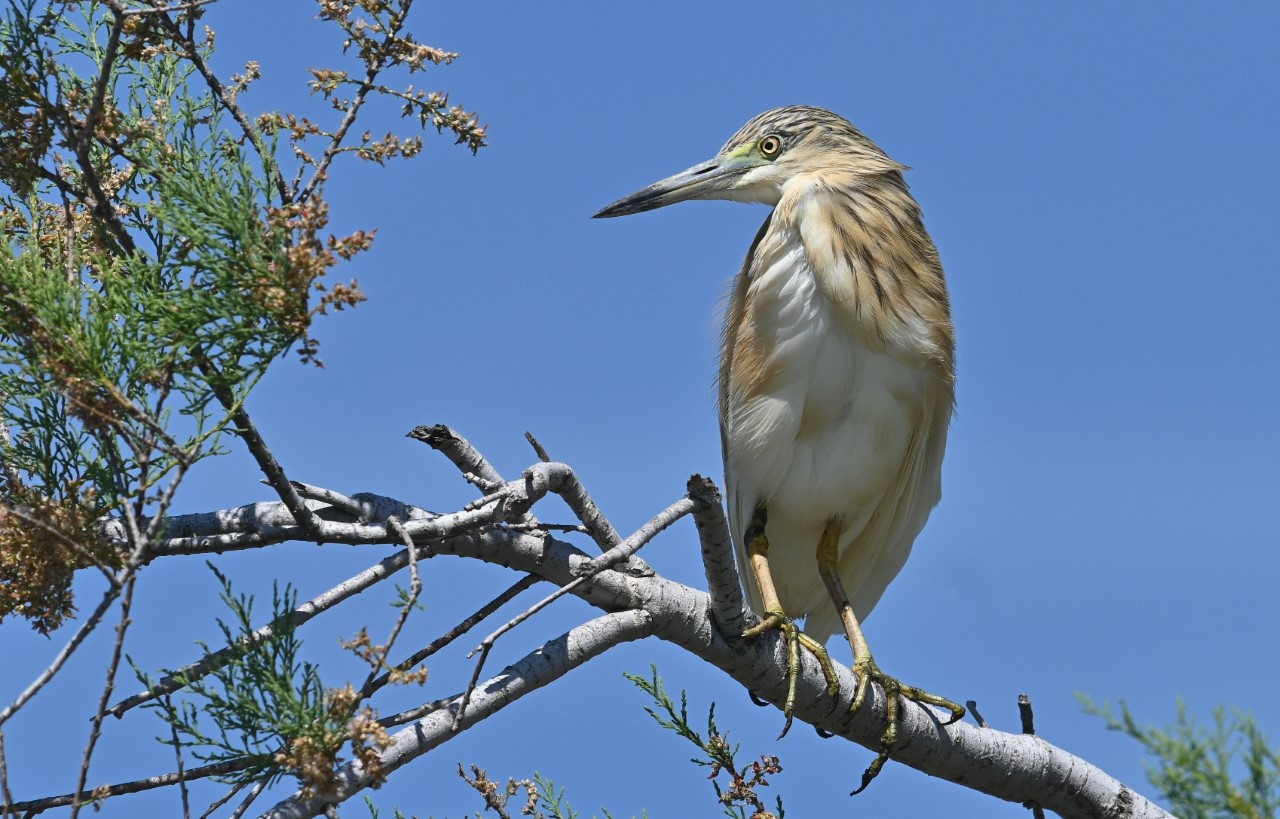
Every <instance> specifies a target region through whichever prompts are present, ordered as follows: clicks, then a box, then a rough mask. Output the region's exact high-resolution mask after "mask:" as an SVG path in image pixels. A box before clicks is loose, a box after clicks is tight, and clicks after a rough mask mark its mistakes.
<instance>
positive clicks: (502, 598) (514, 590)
mask: <svg viewBox="0 0 1280 819" xmlns="http://www.w3.org/2000/svg"><path fill="white" fill-rule="evenodd" d="M540 580H541V578H539V577H537V576H536V575H532V574H530V575H525V576H524V577H523V578H521V579H520V580H517V581H516V582H515V583H513V584H512V585H511V587H510V588H508V589H507V590H506V591H504V592H503V593H502V594H500V595H498V596H497V597H495V598H493V599H492V600H490V601H489V602H488V603H485V604H484V605H483V606H481V607H480V608H479V609H478V610H476V612H475V613H474V614H472V615H471V616H470V617H468V618H467V619H465V620H463V621H462V622H461V623H458V625H456V626H454V627H453V628H451V629H449V630H448V631H446V632H445V633H444V634H442V635H441V636H440V637H438V638H436V639H435V640H432V641H431V642H430V643H429V644H427V646H426V647H425V648H423V649H421V650H420V651H415V652H414V653H413V654H411V655H410V656H409V657H407V658H406V659H404V660H403V661H401V662H400V663H399V664H398V665H396V667H395V670H397V671H407V670H408V669H410V668H412V667H413V666H415V665H418V664H419V663H421V662H422V661H423V660H425V659H427V658H428V657H430V656H431V655H432V654H435V653H436V652H437V651H439V650H440V649H442V648H444V647H445V646H447V645H449V644H450V643H452V642H453V641H454V640H456V639H458V638H459V637H461V636H462V635H464V634H466V633H467V632H468V631H470V630H471V629H473V628H475V626H476V625H477V624H479V623H480V622H481V621H483V620H485V619H486V618H487V617H489V616H490V615H492V614H493V613H494V612H495V611H497V610H498V609H500V608H502V607H503V606H505V605H506V604H507V603H509V602H510V601H511V600H513V599H515V597H516V596H517V595H519V594H520V593H521V592H523V591H524V590H525V589H530V588H532V587H533V586H534V585H536V584H537V583H538V582H539V581H540ZM390 681H391V673H390V672H387V673H386V674H383V675H382V676H381V677H378V678H377V679H376V680H373V681H372V682H370V683H365V686H364V688H363V689H361V691H360V697H361V698H362V699H363V698H367V697H370V696H372V695H373V694H374V692H376V691H377V690H378V689H380V688H382V687H383V686H385V685H386V684H387V683H388V682H390Z"/></svg>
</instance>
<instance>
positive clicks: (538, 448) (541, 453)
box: [524, 432, 551, 464]
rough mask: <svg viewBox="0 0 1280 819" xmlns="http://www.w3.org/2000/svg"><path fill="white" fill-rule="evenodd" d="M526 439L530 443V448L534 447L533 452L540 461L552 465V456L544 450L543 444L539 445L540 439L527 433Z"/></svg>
mask: <svg viewBox="0 0 1280 819" xmlns="http://www.w3.org/2000/svg"><path fill="white" fill-rule="evenodd" d="M524 438H525V440H526V441H528V442H529V446H531V447H533V451H534V453H535V454H536V455H537V456H538V460H540V461H542V462H543V463H544V464H549V463H551V456H550V455H548V454H547V451H546V450H545V449H543V448H542V444H540V443H538V439H537V438H535V437H533V433H532V432H525V434H524Z"/></svg>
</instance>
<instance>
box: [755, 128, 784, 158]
mask: <svg viewBox="0 0 1280 819" xmlns="http://www.w3.org/2000/svg"><path fill="white" fill-rule="evenodd" d="M781 152H782V140H781V139H778V138H777V137H776V136H774V135H773V134H769V136H767V137H765V138H764V139H762V140H760V155H761V156H763V157H764V158H765V159H773V158H774V157H775V156H777V155H778V154H779V153H781Z"/></svg>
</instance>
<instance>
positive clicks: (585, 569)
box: [453, 497, 697, 730]
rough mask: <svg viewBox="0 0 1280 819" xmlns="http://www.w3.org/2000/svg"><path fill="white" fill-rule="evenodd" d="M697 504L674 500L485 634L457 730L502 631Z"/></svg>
mask: <svg viewBox="0 0 1280 819" xmlns="http://www.w3.org/2000/svg"><path fill="white" fill-rule="evenodd" d="M696 506H697V502H696V501H694V500H693V499H692V498H689V497H684V498H681V499H680V500H678V501H676V502H675V503H673V504H671V505H670V506H668V507H667V508H666V509H663V510H662V511H661V512H659V513H658V514H657V515H655V516H654V517H653V519H652V520H650V521H649V522H648V523H646V524H645V525H644V526H641V527H640V528H639V529H637V530H636V532H635V534H633V535H631V537H629V538H627V539H626V540H624V541H622V542H621V543H619V544H618V545H617V546H615V547H613V548H612V549H610V550H608V551H607V552H605V553H604V554H602V555H600V556H599V557H597V558H595V559H594V560H589V561H587V562H586V563H584V564H582V565H580V566H577V567H575V569H574V570H573V571H574V573H575V574H578V578H577V579H576V580H571V581H570V582H568V583H566V584H565V585H563V586H561V587H560V588H558V589H556V590H555V591H554V592H552V593H551V594H549V595H547V596H546V597H544V598H542V599H541V600H539V601H538V602H537V603H534V604H533V605H532V606H530V607H529V608H527V609H525V610H524V611H522V612H520V613H519V614H517V615H516V616H515V617H513V618H511V619H510V620H508V621H507V622H506V623H505V624H503V625H502V626H501V627H499V628H498V630H497V631H495V632H493V633H492V634H490V635H489V636H488V637H485V638H484V640H482V641H481V642H480V645H478V646H476V647H475V648H474V649H472V650H471V653H469V654H468V655H467V657H468V658H470V657H474V656H475V655H476V654H479V655H480V659H479V660H477V661H476V667H475V669H474V670H473V671H472V672H471V682H470V683H468V685H467V690H466V691H465V692H463V694H462V701H461V702H460V703H459V705H458V710H457V712H456V713H455V714H454V719H453V725H454V730H457V729H458V727H459V726H460V725H461V724H462V718H463V717H464V716H465V715H466V712H467V704H468V703H469V702H470V701H471V694H472V692H473V691H475V687H476V683H477V682H479V680H480V671H481V669H483V668H484V662H485V660H486V659H488V657H489V652H490V651H491V650H492V649H493V645H494V643H496V642H497V641H498V639H499V638H501V637H502V635H504V634H506V633H507V632H509V631H511V630H512V629H513V628H515V627H516V626H518V625H520V624H521V623H523V622H524V621H525V620H528V619H529V618H530V617H532V616H533V615H535V614H537V613H538V612H540V611H542V610H543V609H545V608H546V607H547V606H549V605H551V604H552V603H554V602H555V601H556V600H559V599H560V598H561V597H564V596H565V595H566V594H568V593H569V592H571V591H573V590H574V589H576V588H578V587H579V586H581V585H582V584H583V583H585V582H587V581H588V580H590V579H591V578H592V577H594V576H595V575H597V574H599V573H600V572H602V571H604V570H605V569H608V568H609V567H611V566H613V565H614V564H616V563H621V562H622V561H624V560H626V559H628V558H630V557H631V556H632V555H633V554H635V553H636V551H638V550H639V549H640V548H641V547H642V546H644V545H645V544H646V543H648V542H649V541H650V540H652V539H653V538H654V537H655V536H656V535H657V534H658V533H659V532H661V531H662V530H664V529H666V528H667V527H668V526H670V525H671V524H673V523H675V522H676V521H677V520H679V519H680V518H682V517H684V516H685V515H687V514H689V513H691V512H692V511H693V510H694V508H695V507H696Z"/></svg>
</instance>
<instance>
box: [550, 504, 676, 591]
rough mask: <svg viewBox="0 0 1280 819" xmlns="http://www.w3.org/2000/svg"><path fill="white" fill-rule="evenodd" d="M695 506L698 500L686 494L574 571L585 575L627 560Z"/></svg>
mask: <svg viewBox="0 0 1280 819" xmlns="http://www.w3.org/2000/svg"><path fill="white" fill-rule="evenodd" d="M697 507H698V501H696V500H694V499H693V498H690V497H689V496H687V495H686V496H685V497H683V498H681V499H680V500H678V501H676V502H675V503H673V504H671V505H670V506H668V507H667V508H666V509H663V510H662V511H661V512H659V513H658V514H657V515H655V516H654V517H653V518H652V519H651V520H650V521H649V522H648V523H646V524H645V525H644V526H641V527H640V528H639V529H637V530H636V531H635V533H634V534H633V535H631V536H630V537H629V538H627V539H626V540H624V541H622V542H621V543H619V544H618V545H617V546H614V547H613V548H612V549H610V550H609V551H607V552H605V553H604V554H602V555H600V556H599V557H597V558H595V559H594V560H592V561H591V562H589V563H587V564H586V565H584V566H578V567H576V568H575V569H574V573H575V574H579V575H581V576H583V577H587V576H591V575H594V574H597V573H598V572H601V571H603V570H604V569H607V568H609V567H610V566H614V565H616V564H618V563H621V562H622V561H624V560H627V559H628V558H630V557H631V556H632V555H634V554H635V553H636V552H638V551H639V550H640V548H641V547H642V546H644V545H645V544H646V543H648V542H649V541H651V540H653V539H654V538H655V537H657V535H658V534H659V533H660V532H662V531H663V530H664V529H666V528H667V527H669V526H671V525H672V524H673V523H675V522H676V521H678V520H680V518H682V517H684V516H685V515H688V514H690V513H692V512H693V510H694V509H696V508H697Z"/></svg>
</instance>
